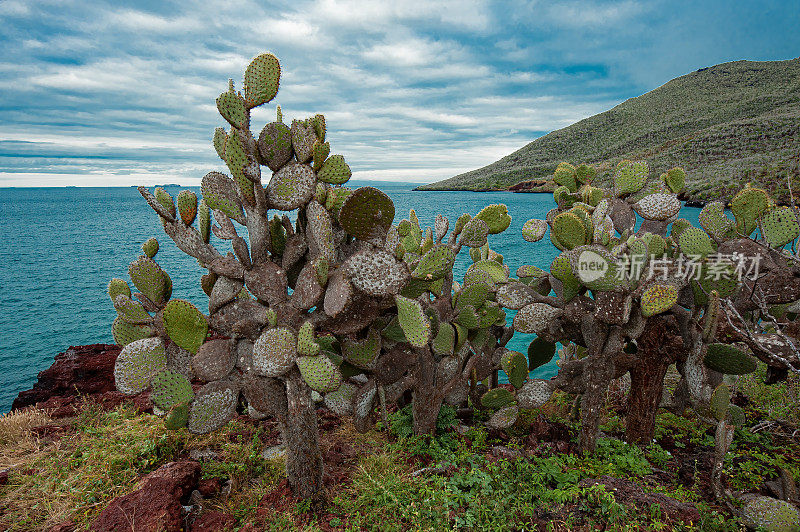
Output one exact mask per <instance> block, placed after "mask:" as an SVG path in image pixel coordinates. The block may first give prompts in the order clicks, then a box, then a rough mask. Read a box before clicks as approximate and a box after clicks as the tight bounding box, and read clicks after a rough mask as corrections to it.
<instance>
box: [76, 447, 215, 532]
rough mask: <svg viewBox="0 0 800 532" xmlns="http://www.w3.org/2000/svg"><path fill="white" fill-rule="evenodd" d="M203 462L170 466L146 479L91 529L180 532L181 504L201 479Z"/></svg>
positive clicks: (103, 513) (118, 500)
mask: <svg viewBox="0 0 800 532" xmlns="http://www.w3.org/2000/svg"><path fill="white" fill-rule="evenodd" d="M200 468H201V466H200V462H191V461H184V462H170V463H168V464H165V465H163V466H161V467H160V468H158V469H157V470H155V471H153V472H152V473H150V474H149V475H147V476H145V477H144V478H142V480H141V481H140V482H139V487H138V489H137V490H136V491H134V492H132V493H129V494H127V495H123V496H122V497H117V498H116V499H114V500H113V501H111V503H110V504H109V505H108V507H107V508H106V509H105V510H103V511H102V512H101V513H100V515H99V516H98V517H97V519H96V520H95V522H94V523H93V524H92V526H91V530H93V531H94V532H111V531H119V532H122V531H124V532H130V531H131V528H132V525H131V523H135V530H137V531H139V530H141V531H146V530H147V531H149V530H159V531H162V532H180V531H181V530H183V529H184V526H183V518H182V515H181V510H182V506H181V500H182V499H185V498H186V497H187V496H188V495H189V493H190V492H191V491H192V490H193V489H194V487H195V486H196V485H197V481H198V479H199V478H200Z"/></svg>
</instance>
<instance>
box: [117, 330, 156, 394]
mask: <svg viewBox="0 0 800 532" xmlns="http://www.w3.org/2000/svg"><path fill="white" fill-rule="evenodd" d="M166 369H167V352H166V350H165V349H164V342H163V341H162V340H161V339H160V338H145V339H142V340H136V341H135V342H131V343H129V344H128V345H126V346H125V347H124V348H122V351H120V354H119V356H118V357H117V361H116V362H115V364H114V381H115V382H116V385H117V389H118V390H119V391H120V392H122V393H124V394H125V395H135V394H137V393H139V392H142V391H144V390H146V389H147V388H148V387H149V386H150V382H151V381H152V379H153V377H155V376H156V375H158V374H159V373H160V372H162V371H164V370H166Z"/></svg>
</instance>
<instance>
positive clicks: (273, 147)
mask: <svg viewBox="0 0 800 532" xmlns="http://www.w3.org/2000/svg"><path fill="white" fill-rule="evenodd" d="M258 151H259V153H260V154H261V158H262V159H263V160H264V162H266V164H267V166H269V168H270V170H272V171H273V172H277V171H278V170H280V169H281V167H282V166H283V165H285V164H286V163H288V162H289V161H290V160H291V158H292V153H293V152H292V131H291V130H290V129H289V126H287V125H286V124H284V123H282V122H270V123H269V124H267V125H266V126H264V129H262V130H261V134H259V136H258Z"/></svg>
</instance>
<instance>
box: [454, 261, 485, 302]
mask: <svg viewBox="0 0 800 532" xmlns="http://www.w3.org/2000/svg"><path fill="white" fill-rule="evenodd" d="M481 271H483V270H481ZM488 297H489V287H488V286H487V285H485V284H483V283H476V284H470V285H466V286H464V287H463V288H462V289H461V291H460V292H459V293H458V298H457V299H456V308H463V307H465V306H467V305H469V306H471V307H472V308H478V307H481V306H483V304H484V303H486V300H487V298H488Z"/></svg>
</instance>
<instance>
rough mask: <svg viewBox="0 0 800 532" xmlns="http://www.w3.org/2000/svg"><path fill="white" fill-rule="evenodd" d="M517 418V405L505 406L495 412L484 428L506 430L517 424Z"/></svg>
mask: <svg viewBox="0 0 800 532" xmlns="http://www.w3.org/2000/svg"><path fill="white" fill-rule="evenodd" d="M518 417H519V407H517V405H511V406H507V407H505V408H501V409H500V410H498V411H497V412H495V413H494V414H493V415H492V417H490V418H489V420H488V421H486V426H487V427H488V428H490V429H494V430H503V429H507V428H508V427H510V426H511V425H513V424H514V423H516V422H517V418H518Z"/></svg>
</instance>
